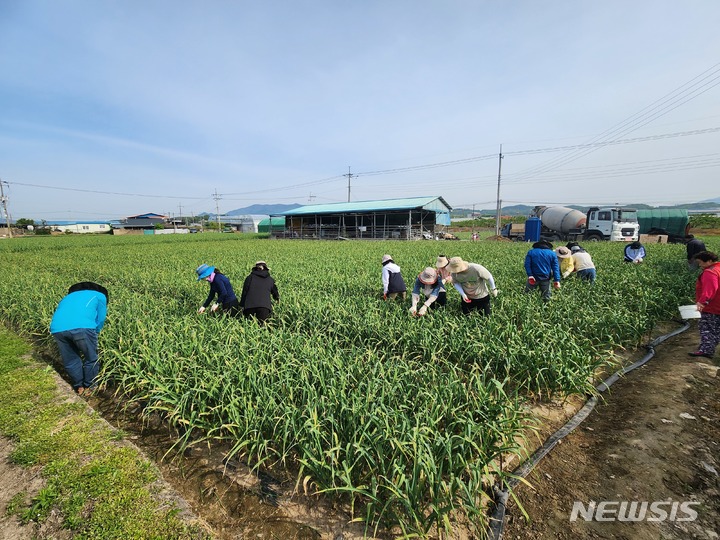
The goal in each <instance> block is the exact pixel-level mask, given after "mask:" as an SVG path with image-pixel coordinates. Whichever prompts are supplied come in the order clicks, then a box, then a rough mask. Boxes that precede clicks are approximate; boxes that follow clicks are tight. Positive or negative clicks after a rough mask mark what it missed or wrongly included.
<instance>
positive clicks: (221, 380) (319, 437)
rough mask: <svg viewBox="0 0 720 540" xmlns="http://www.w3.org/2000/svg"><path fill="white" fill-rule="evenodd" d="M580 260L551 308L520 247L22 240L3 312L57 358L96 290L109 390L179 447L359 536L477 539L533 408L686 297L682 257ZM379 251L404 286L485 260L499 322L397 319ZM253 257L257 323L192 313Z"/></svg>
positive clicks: (452, 295) (9, 270) (663, 252)
mask: <svg viewBox="0 0 720 540" xmlns="http://www.w3.org/2000/svg"><path fill="white" fill-rule="evenodd" d="M710 244H712V242H711V243H710ZM585 247H586V248H587V249H588V251H589V252H590V253H591V255H592V257H593V259H594V261H595V264H596V266H597V269H598V279H597V282H596V283H595V284H594V285H592V286H591V285H589V284H587V283H584V282H578V281H576V280H574V279H570V280H567V281H564V282H563V287H562V289H561V290H560V291H554V294H553V299H552V301H551V302H550V303H549V304H548V305H544V304H543V303H542V302H541V300H540V297H539V294H537V293H536V294H530V295H527V294H525V293H524V292H523V289H524V284H525V273H524V270H523V260H524V256H525V253H526V252H527V250H528V248H529V246H528V245H527V244H523V243H505V242H503V243H495V242H491V241H481V242H442V241H419V242H362V241H359V242H330V241H328V242H312V241H295V240H264V239H245V238H243V237H240V236H238V235H213V234H205V235H182V236H181V235H177V236H173V235H163V236H157V237H156V236H138V237H112V236H97V237H80V236H68V237H53V238H21V239H13V240H12V241H4V242H0V253H2V257H3V260H4V261H5V264H4V270H5V274H6V275H5V276H4V277H5V279H3V280H2V282H0V316H1V318H2V320H3V321H4V322H5V323H6V324H8V325H9V326H10V327H12V328H14V329H16V330H20V331H22V332H23V333H25V334H31V335H33V336H35V337H38V338H40V339H45V340H47V341H48V343H50V339H49V335H48V325H49V322H50V318H51V316H52V313H53V310H54V309H55V307H56V305H57V303H58V302H59V300H60V299H61V298H62V297H63V296H64V295H65V294H66V291H67V288H68V287H69V286H70V285H71V284H73V283H75V282H78V281H88V280H89V281H95V282H97V283H100V284H102V285H103V286H105V287H107V289H108V290H109V292H110V301H109V305H108V319H107V322H106V325H105V328H104V330H103V331H102V332H101V334H100V354H101V361H102V364H103V369H102V379H103V381H104V382H106V383H112V385H113V387H114V388H116V389H117V391H118V392H119V394H120V395H122V397H123V399H124V400H127V401H138V402H141V403H142V404H143V405H144V411H145V413H146V414H151V413H159V414H161V415H163V416H164V417H165V418H166V419H167V421H168V422H169V423H170V424H171V425H174V426H176V427H177V428H178V433H181V434H182V435H180V436H179V440H178V443H179V445H184V444H199V443H201V442H202V443H206V442H207V441H211V442H212V441H222V442H223V443H227V444H228V445H229V446H230V447H231V448H232V450H231V451H230V454H229V457H232V458H235V459H240V460H243V461H245V462H247V463H249V464H250V465H251V466H257V467H259V468H263V467H269V466H272V467H274V468H278V467H282V468H283V469H284V470H286V471H287V472H288V473H289V474H291V475H293V477H294V478H295V479H296V481H297V489H298V491H300V492H306V491H307V492H309V493H317V492H321V493H324V494H326V495H327V496H333V497H337V498H339V499H340V500H341V501H343V502H345V503H346V504H347V505H348V507H349V508H351V509H352V512H353V516H354V518H355V519H357V520H362V521H364V522H365V523H366V525H367V531H368V533H369V534H373V533H375V532H376V531H378V530H381V529H385V528H388V527H389V528H394V530H396V531H401V532H402V534H405V535H411V534H418V535H420V536H424V535H427V534H429V533H430V532H431V531H437V530H443V529H444V530H446V531H449V530H452V529H453V528H454V527H455V526H456V524H457V523H458V521H459V522H462V523H463V524H464V526H468V524H469V526H470V527H471V528H474V529H475V532H476V534H477V536H482V535H483V534H484V531H485V528H486V520H487V518H486V505H487V495H485V493H488V492H489V490H490V487H491V484H492V482H493V481H494V480H495V479H497V477H498V475H502V474H504V473H503V472H502V471H500V470H498V466H497V464H498V463H499V457H500V455H501V454H507V453H513V452H518V451H519V450H518V448H517V447H516V436H517V434H518V433H519V431H520V430H522V429H523V428H525V427H527V426H528V425H531V424H532V419H531V418H528V417H527V414H526V412H525V411H527V407H526V405H527V403H528V402H530V401H532V400H538V399H545V398H547V397H550V396H558V395H560V396H561V395H565V394H569V393H580V394H584V393H587V392H591V391H592V383H593V380H594V379H593V374H594V373H597V372H598V370H603V369H604V370H606V371H607V370H608V369H612V368H613V367H614V358H613V352H612V351H613V350H616V349H618V348H622V347H632V346H635V345H637V344H639V343H641V342H642V338H643V335H644V334H646V333H647V332H648V331H649V330H650V329H651V328H652V327H653V325H654V324H655V323H656V322H657V321H661V320H668V319H670V318H673V317H676V314H677V306H678V305H682V304H688V303H692V301H693V300H692V298H693V291H694V280H695V274H694V273H692V272H690V271H689V270H688V269H687V265H686V262H685V248H684V246H682V245H659V244H658V245H650V246H646V248H647V250H648V257H647V261H646V263H644V264H642V265H631V264H630V265H629V264H623V263H622V259H623V254H622V248H623V247H624V246H622V245H618V244H614V243H592V244H588V245H586V246H585ZM713 247H714V246H713V245H708V248H709V249H712V248H713ZM384 253H390V254H392V256H393V258H394V260H395V261H396V262H397V263H398V264H399V265H400V267H401V269H402V271H403V276H404V278H405V281H406V283H407V284H408V287H409V288H411V287H412V283H413V281H414V278H415V276H417V274H418V273H419V272H420V271H422V269H423V268H424V267H426V266H432V265H433V264H434V261H435V258H436V257H437V255H438V254H441V253H442V254H445V255H447V256H448V257H450V256H462V257H463V258H464V259H466V260H468V261H471V262H476V263H479V264H482V265H484V266H485V267H487V268H488V269H489V270H490V272H491V273H492V274H493V275H494V277H495V280H496V283H497V287H498V288H499V290H500V293H499V295H498V297H497V298H496V299H494V300H493V304H492V309H493V314H492V316H491V317H490V318H483V317H481V316H479V315H472V316H469V317H463V315H462V314H461V312H460V307H459V302H460V298H459V295H458V294H457V292H456V291H455V290H454V289H452V288H450V289H448V305H447V307H446V308H444V309H440V310H432V311H431V312H430V313H429V314H428V315H427V316H425V317H422V318H413V317H411V316H410V315H409V314H408V308H409V307H410V299H409V294H408V299H407V301H406V302H405V303H401V302H396V303H384V302H383V301H382V289H381V282H380V272H381V268H382V267H381V265H380V260H381V257H382V255H383V254H384ZM259 259H263V260H265V261H267V262H268V264H269V266H270V268H271V269H272V270H271V274H272V275H273V277H274V278H275V280H276V282H277V284H278V288H279V290H280V296H281V300H280V302H279V303H278V304H277V305H276V306H275V309H274V315H273V320H272V322H271V323H270V324H269V325H268V326H266V327H259V326H258V325H257V324H256V323H255V322H253V321H245V320H238V319H232V318H225V317H220V316H211V315H209V314H207V313H206V314H203V315H199V314H198V313H197V308H198V307H199V306H200V304H201V303H202V301H203V300H204V299H205V297H206V295H207V292H208V289H207V283H205V282H204V281H203V282H197V281H196V275H195V273H194V269H195V268H196V267H197V266H198V265H200V264H201V263H207V264H211V265H214V266H217V267H218V269H219V270H221V271H222V272H223V273H224V274H226V275H227V276H228V277H229V278H230V281H231V282H232V284H233V286H234V288H235V291H236V293H237V294H238V296H239V295H240V291H241V289H242V283H243V280H244V278H245V276H246V275H247V274H248V272H249V271H250V268H251V266H252V264H253V263H254V262H255V261H256V260H259Z"/></svg>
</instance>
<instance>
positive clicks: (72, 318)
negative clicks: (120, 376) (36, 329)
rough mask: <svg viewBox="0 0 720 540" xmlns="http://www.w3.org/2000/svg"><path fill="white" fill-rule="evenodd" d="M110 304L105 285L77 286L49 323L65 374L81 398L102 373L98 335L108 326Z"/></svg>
mask: <svg viewBox="0 0 720 540" xmlns="http://www.w3.org/2000/svg"><path fill="white" fill-rule="evenodd" d="M107 303H108V291H107V289H106V288H105V287H103V286H102V285H98V284H97V283H93V282H92V281H83V282H81V283H76V284H74V285H73V286H71V287H70V289H69V290H68V294H67V296H65V297H64V298H63V299H62V300H60V303H59V304H58V307H57V309H56V310H55V313H54V314H53V317H52V321H51V322H50V333H51V334H52V336H53V338H54V339H55V343H57V346H58V349H60V356H61V357H62V361H63V365H64V366H65V371H67V373H68V375H69V376H70V381H71V383H72V387H73V390H75V391H76V392H77V393H78V394H79V395H83V394H85V393H87V392H88V391H89V390H92V388H94V386H95V379H96V378H97V375H98V372H99V370H100V363H99V362H98V352H97V348H98V334H99V333H100V330H102V328H103V326H104V325H105V317H106V315H107Z"/></svg>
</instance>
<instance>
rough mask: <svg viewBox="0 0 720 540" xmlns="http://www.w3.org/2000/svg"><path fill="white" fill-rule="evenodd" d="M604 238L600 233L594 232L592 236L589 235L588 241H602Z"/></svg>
mask: <svg viewBox="0 0 720 540" xmlns="http://www.w3.org/2000/svg"><path fill="white" fill-rule="evenodd" d="M602 239H603V237H602V236H600V235H599V234H593V235H592V236H588V239H587V240H588V242H601V241H602Z"/></svg>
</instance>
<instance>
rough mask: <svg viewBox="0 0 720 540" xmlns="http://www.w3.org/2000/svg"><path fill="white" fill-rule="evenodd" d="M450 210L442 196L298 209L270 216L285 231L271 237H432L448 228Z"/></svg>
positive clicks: (402, 238)
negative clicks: (281, 221)
mask: <svg viewBox="0 0 720 540" xmlns="http://www.w3.org/2000/svg"><path fill="white" fill-rule="evenodd" d="M451 210H452V208H451V207H450V205H448V203H447V202H445V200H444V199H443V198H442V197H437V196H436V197H413V198H409V199H387V200H382V201H361V202H349V203H333V204H315V205H308V206H301V207H299V208H295V209H293V210H289V211H287V212H283V213H282V214H276V215H273V216H271V218H273V217H281V216H282V217H284V218H285V230H284V231H281V232H280V231H273V232H272V237H273V238H306V239H317V240H337V239H360V240H372V239H377V240H381V239H387V240H392V239H396V240H418V239H422V238H428V237H429V238H432V237H433V236H434V234H435V232H436V228H438V227H446V226H448V225H450V211H451Z"/></svg>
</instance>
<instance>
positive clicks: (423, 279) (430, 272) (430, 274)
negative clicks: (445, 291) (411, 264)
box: [418, 266, 437, 285]
mask: <svg viewBox="0 0 720 540" xmlns="http://www.w3.org/2000/svg"><path fill="white" fill-rule="evenodd" d="M418 279H419V280H420V283H422V284H423V285H432V284H433V283H435V282H436V281H437V271H436V270H435V269H434V268H430V267H429V266H428V267H427V268H426V269H425V270H423V271H422V272H420V273H419V274H418Z"/></svg>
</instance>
